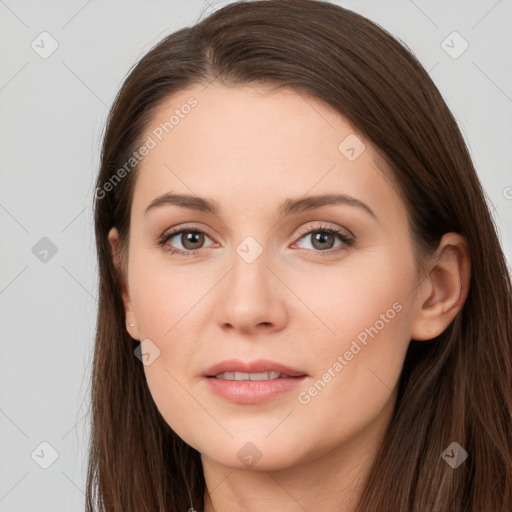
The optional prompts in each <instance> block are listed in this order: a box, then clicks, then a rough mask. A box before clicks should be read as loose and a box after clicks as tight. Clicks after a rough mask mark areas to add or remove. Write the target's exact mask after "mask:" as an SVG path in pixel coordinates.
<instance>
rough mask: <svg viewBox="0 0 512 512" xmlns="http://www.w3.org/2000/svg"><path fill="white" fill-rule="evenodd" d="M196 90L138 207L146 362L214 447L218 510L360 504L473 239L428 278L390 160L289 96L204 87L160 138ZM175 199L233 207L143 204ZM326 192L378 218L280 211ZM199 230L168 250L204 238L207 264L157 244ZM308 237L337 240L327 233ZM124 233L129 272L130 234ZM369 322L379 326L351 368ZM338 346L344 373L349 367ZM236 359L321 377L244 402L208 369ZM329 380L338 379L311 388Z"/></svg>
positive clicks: (162, 403) (134, 228)
mask: <svg viewBox="0 0 512 512" xmlns="http://www.w3.org/2000/svg"><path fill="white" fill-rule="evenodd" d="M191 96H193V97H194V98H196V99H197V101H198V104H197V106H196V107H195V108H194V109H193V110H192V111H191V112H190V114H189V115H188V116H185V117H184V118H183V119H180V122H179V124H178V125H176V126H175V127H174V129H173V130H172V131H170V132H169V133H168V134H167V135H165V137H163V139H162V141H160V142H159V143H158V144H157V145H156V147H155V148H154V149H152V150H151V151H150V152H149V154H148V155H147V156H145V157H144V159H143V160H142V162H141V163H140V166H139V169H138V171H137V172H138V176H137V182H136V186H135V190H134V196H133V203H132V208H131V220H130V240H129V247H128V255H129V256H128V266H127V276H126V283H127V286H126V287H125V288H124V289H123V301H124V304H125V311H126V321H127V325H128V324H130V323H132V324H133V326H129V325H128V326H127V329H128V332H129V334H130V335H131V336H132V337H133V338H134V339H137V340H145V339H149V340H151V342H152V343H153V344H154V346H157V347H158V349H159V350H160V355H159V357H157V358H156V359H155V360H154V361H153V362H152V363H151V364H149V365H147V366H146V365H145V366H144V371H145V375H146V378H147V382H148V386H149V388H150V391H151V394H152V397H153V399H154V401H155V403H156V405H157V407H158V409H159V411H160V412H161V414H162V416H163V417H164V418H165V420H166V421H167V422H168V424H169V425H170V426H171V427H172V429H173V430H174V431H175V432H176V433H177V434H178V435H179V436H180V437H181V438H182V439H184V440H185V441H186V442H187V443H188V444H190V445H191V446H193V447H194V448H195V449H196V450H198V451H199V452H200V453H201V460H202V465H203V471H204V476H205V480H206V484H207V488H208V490H207V492H206V495H205V498H206V505H205V507H206V508H205V510H206V511H207V512H213V511H217V512H235V511H240V510H243V511H244V512H261V511H262V510H269V509H270V508H272V509H275V510H284V511H286V512H296V511H297V512H298V511H304V510H310V511H312V510H322V511H324V512H330V511H333V512H334V511H336V512H352V511H353V510H354V507H355V504H356V501H357V499H358V497H359V496H360V493H361V489H362V486H361V482H362V480H363V479H364V477H365V476H366V474H367V472H368V470H369V468H370V465H371V463H372V461H373V460H374V458H375V455H376V453H377V450H378V447H379V445H380V443H381V442H382V439H383V436H384V433H385V430H386V428H387V427H388V425H389V422H390V420H391V417H392V412H393V407H394V404H395V401H396V396H397V385H398V379H399V376H400V372H401V369H402V365H403V361H404V358H405V354H406V350H407V347H408V345H409V342H410V340H411V339H416V340H428V339H431V338H434V337H436V336H437V335H439V334H440V333H442V332H443V331H444V330H445V329H446V327H447V326H448V325H449V324H450V322H451V321H452V320H453V318H454V317H455V315H456V314H457V313H458V312H459V311H460V309H461V308H462V305H463V303H464V301H465V299H466V296H467V290H468V286H469V278H470V260H469V254H468V249H467V244H466V242H465V240H464V239H463V238H462V237H461V236H459V235H457V234H455V233H449V234H446V235H445V236H444V237H443V238H442V240H441V243H440V245H439V248H438V250H437V251H436V252H435V254H433V255H432V257H431V258H430V259H429V260H428V275H427V276H420V275H419V273H418V270H417V267H416V265H415V260H414V253H413V245H412V240H411V238H410V234H409V231H408V216H407V211H406V210H405V206H404V204H403V202H402V200H401V199H400V197H399V196H398V194H397V191H396V190H395V188H394V187H393V186H392V175H391V170H390V169H389V168H388V167H387V166H386V164H385V162H384V161H383V160H382V158H381V157H380V155H379V154H378V153H377V151H376V150H375V148H374V147H373V146H372V144H371V143H370V142H369V140H367V139H366V138H364V137H363V136H362V135H361V134H360V133H359V132H358V131H357V130H356V129H355V128H354V127H353V126H351V125H350V124H349V122H348V121H347V120H346V119H345V118H343V117H342V116H341V115H339V114H338V113H337V112H335V111H334V110H332V109H331V108H330V107H328V106H327V105H325V104H323V103H321V102H320V101H318V100H316V99H314V98H313V97H310V96H304V95H303V94H300V95H299V94H297V93H296V92H295V91H293V90H291V89H288V88H287V89H281V90H280V91H274V92H271V93H269V92H268V91H266V90H264V89H262V88H261V87H260V88H257V87H253V86H245V87H240V86H239V87H236V88H228V87H225V86H221V85H219V84H217V83H214V84H212V85H210V86H209V87H207V88H206V89H204V86H194V87H191V88H190V89H187V90H186V91H180V92H179V93H177V94H176V95H174V96H173V97H172V98H169V99H168V100H167V101H166V102H165V103H164V104H162V105H161V106H160V108H159V110H158V112H157V114H156V115H155V117H154V122H153V123H151V127H150V129H149V130H148V133H147V134H146V135H149V134H151V130H152V129H154V127H156V126H158V125H159V124H160V123H164V122H166V121H168V119H169V116H170V115H171V114H172V111H173V110H175V109H176V108H180V106H181V105H183V104H185V103H186V102H187V100H188V98H190V97H191ZM349 134H356V136H357V137H358V138H359V140H360V141H362V142H363V143H364V144H365V149H364V151H363V152H362V153H361V154H360V155H359V156H358V157H357V158H356V159H355V160H353V161H350V160H349V159H348V158H346V156H345V155H344V154H342V152H340V150H339V149H338V146H339V144H340V142H341V141H343V140H344V139H345V137H347V135H349ZM170 191H172V192H174V193H176V194H188V195H192V196H200V197H205V198H209V199H212V200H214V201H215V202H216V203H217V205H218V207H219V212H218V215H215V214H213V213H208V212H203V211H195V210H191V209H187V208H184V207H180V206H177V205H174V204H165V205H163V206H158V207H155V208H152V209H150V210H149V211H148V212H147V213H146V214H145V213H144V212H145V209H146V208H147V206H148V205H149V204H150V203H151V202H152V201H153V200H154V199H155V198H156V197H158V196H160V195H161V194H164V193H166V192H170ZM320 194H346V195H348V196H351V197H354V198H357V199H358V200H359V201H362V202H364V203H365V204H366V205H367V206H368V207H369V208H371V210H372V211H373V212H374V214H375V217H373V216H372V215H371V214H369V213H368V212H367V211H366V210H365V209H364V208H361V207H357V206H352V205H348V204H330V205H324V206H320V207H316V208H315V209H309V210H304V211H295V212H291V213H288V214H287V215H285V216H283V217H280V216H279V215H278V214H277V208H278V206H279V205H280V204H281V203H282V202H283V201H284V200H286V199H288V198H293V199H299V198H303V197H304V196H315V195H320ZM184 224H191V225H192V228H188V229H189V232H187V233H185V234H183V235H175V236H173V237H172V238H171V239H169V240H168V241H167V242H166V245H167V247H172V248H174V249H176V250H178V251H187V250H188V251H191V250H193V249H196V248H198V250H199V252H198V253H197V254H196V255H194V256H191V257H186V256H184V255H180V254H170V253H169V252H168V251H165V250H164V248H163V247H161V246H159V245H158V244H157V241H158V239H159V237H160V236H161V235H162V234H164V233H166V232H168V231H169V228H171V227H180V226H183V225H184ZM320 225H322V226H324V227H330V228H337V229H339V230H340V231H341V232H342V233H343V234H345V235H346V236H352V237H353V238H354V239H355V242H354V243H353V244H352V245H348V244H346V243H345V242H343V241H342V240H340V239H339V238H338V236H336V235H332V234H329V233H328V232H325V230H322V229H320V228H319V226H320ZM198 230H199V231H202V232H204V233H205V235H203V238H201V236H200V234H198V233H197V231H198ZM315 230H316V231H315ZM308 231H314V233H317V232H320V233H323V234H324V239H323V240H320V241H319V242H316V243H315V236H313V235H314V233H309V234H305V233H306V232H308ZM190 232H192V233H196V238H195V239H194V238H193V236H192V238H191V240H192V242H188V240H189V239H190V237H191V234H190ZM187 234H188V236H189V238H187V236H186V235H187ZM249 236H250V237H252V238H253V239H254V240H255V241H256V242H257V244H258V245H259V247H260V248H261V249H262V252H261V254H260V255H259V256H258V257H257V258H256V259H255V260H254V261H252V262H251V263H248V262H247V261H246V260H245V259H244V258H242V257H241V256H240V254H239V253H237V247H238V246H239V244H240V243H241V242H242V241H243V240H244V239H245V238H246V237H249ZM198 237H199V238H198ZM109 240H110V243H111V246H112V251H113V257H114V262H115V264H116V265H119V263H120V257H121V256H120V254H119V252H118V251H117V247H118V245H117V242H118V233H117V230H116V229H115V228H112V230H111V231H110V233H109ZM198 240H199V242H198ZM316 240H318V235H317V238H316ZM194 244H195V245H194ZM340 247H344V249H343V250H341V251H340V250H338V249H339V248H340ZM250 250H251V251H254V247H253V246H251V249H250ZM336 251H337V252H336ZM393 305H395V306H393ZM393 308H395V309H393ZM398 309H399V311H398ZM387 311H391V313H386V312H387ZM382 314H388V315H389V316H388V317H387V318H386V319H385V320H387V321H385V322H383V321H382V320H384V319H383V318H382V316H381V315H382ZM391 316H392V318H391ZM390 318H391V319H390ZM380 319H382V320H381V321H380V323H378V321H379V320H380ZM381 325H382V327H381ZM371 326H377V327H376V329H377V331H378V333H377V334H375V333H374V335H373V337H370V336H368V341H367V344H366V345H362V344H361V343H359V345H360V346H361V350H360V351H359V352H357V354H356V355H354V356H353V358H350V360H349V357H350V354H348V355H347V357H345V356H344V354H346V353H347V351H350V347H351V344H352V342H353V341H354V340H357V339H358V338H357V336H358V335H361V333H363V332H365V329H366V328H370V327H371ZM340 355H341V356H343V357H344V360H345V361H346V365H344V367H343V369H342V370H341V371H339V372H335V376H334V377H333V376H332V367H333V363H335V362H336V361H337V357H338V356H340ZM230 358H238V359H242V360H244V361H252V360H254V359H259V358H266V359H272V360H274V361H278V362H281V363H283V364H286V365H288V366H293V367H295V368H299V369H301V370H303V371H304V372H305V373H307V375H308V377H307V378H306V380H305V381H304V382H303V383H302V384H301V385H300V388H299V389H297V390H294V391H292V392H289V393H285V394H283V395H280V396H278V397H276V398H274V399H272V400H269V401H266V402H262V403H259V404H238V403H232V402H230V401H229V400H227V399H225V398H222V397H218V396H217V395H214V394H213V393H212V392H211V391H210V390H209V389H208V387H207V386H206V383H205V379H204V378H202V377H201V376H200V374H201V372H202V371H204V370H205V369H206V368H207V367H209V366H211V365H212V364H214V363H217V362H219V361H222V360H225V359H230ZM329 368H331V379H330V380H329V379H328V378H327V377H323V375H324V374H325V373H326V372H327V371H328V369H329ZM322 378H323V379H324V382H327V380H329V382H327V384H326V385H325V386H324V387H323V388H322V389H321V391H320V392H317V394H314V393H313V392H311V393H309V394H308V390H309V389H310V388H311V387H312V386H314V384H315V382H317V381H318V380H319V379H322ZM299 392H302V395H301V396H303V397H304V396H306V395H307V396H309V398H310V400H309V402H308V403H301V402H300V401H299V400H298V394H299ZM249 442H250V443H252V445H250V448H247V447H246V448H245V449H246V450H249V451H250V452H251V450H252V453H253V454H254V455H255V457H260V458H259V459H258V460H257V462H256V464H254V465H253V466H251V467H248V465H247V463H246V462H245V461H244V460H242V458H241V457H240V456H239V455H238V452H239V450H241V449H242V448H243V447H244V446H246V445H247V443H249ZM253 446H254V447H256V448H254V447H253ZM256 450H257V451H256ZM192 505H194V504H192ZM196 508H197V504H196Z"/></svg>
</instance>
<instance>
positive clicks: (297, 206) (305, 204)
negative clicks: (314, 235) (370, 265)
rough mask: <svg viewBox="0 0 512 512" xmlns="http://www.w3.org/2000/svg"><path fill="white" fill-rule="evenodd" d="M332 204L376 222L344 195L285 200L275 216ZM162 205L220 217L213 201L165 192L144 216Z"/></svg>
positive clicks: (149, 207) (374, 216) (356, 201)
mask: <svg viewBox="0 0 512 512" xmlns="http://www.w3.org/2000/svg"><path fill="white" fill-rule="evenodd" d="M334 204H345V205H348V206H355V207H357V208H361V209H362V210H364V211H365V212H366V213H368V214H369V215H371V216H372V217H373V218H374V219H375V220H377V215H375V213H374V211H373V210H372V209H371V208H370V207H369V206H368V205H367V204H366V203H363V202H362V201H360V200H359V199H356V198H355V197H352V196H348V195H346V194H322V195H316V196H307V197H302V198H299V199H286V200H284V201H283V202H282V203H281V204H280V205H279V207H278V208H277V215H278V217H285V216H287V215H290V214H292V213H298V212H302V211H305V210H312V209H314V208H320V207H321V206H328V205H334ZM164 205H174V206H179V207H181V208H188V209H190V210H195V211H201V212H205V213H211V214H213V215H216V216H219V215H220V208H219V206H218V205H217V203H216V202H215V201H214V200H213V199H208V198H205V197H199V196H191V195H187V194H174V193H173V192H166V193H165V194H162V195H161V196H158V197H156V198H155V199H153V201H151V203H150V204H149V205H148V207H147V208H146V210H145V212H144V215H145V214H147V213H148V211H150V210H152V209H154V208H157V207H159V206H164Z"/></svg>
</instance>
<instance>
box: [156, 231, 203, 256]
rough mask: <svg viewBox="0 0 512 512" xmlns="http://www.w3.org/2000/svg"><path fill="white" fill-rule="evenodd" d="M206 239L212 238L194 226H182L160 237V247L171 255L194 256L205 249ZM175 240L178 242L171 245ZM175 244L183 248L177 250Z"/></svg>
mask: <svg viewBox="0 0 512 512" xmlns="http://www.w3.org/2000/svg"><path fill="white" fill-rule="evenodd" d="M205 238H210V237H209V236H208V235H207V234H206V233H205V232H204V231H202V230H201V229H198V228H196V227H194V226H182V227H181V228H178V229H173V230H171V231H170V232H169V231H168V232H167V233H164V234H163V235H162V236H161V237H160V239H159V241H158V245H160V246H161V247H164V249H165V250H166V251H168V252H170V253H171V254H181V255H183V256H194V255H195V254H197V253H198V252H199V251H200V250H201V249H202V248H203V247H202V246H203V244H204V241H205ZM173 239H176V241H175V242H174V243H170V242H172V240H173ZM210 240H211V239H210ZM175 244H179V245H181V248H180V247H178V248H177V249H176V247H175Z"/></svg>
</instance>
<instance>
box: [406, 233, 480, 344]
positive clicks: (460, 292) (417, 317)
mask: <svg viewBox="0 0 512 512" xmlns="http://www.w3.org/2000/svg"><path fill="white" fill-rule="evenodd" d="M429 267H430V270H429V272H428V276H427V279H425V281H424V284H423V285H422V286H421V287H420V289H419V290H420V291H419V292H418V294H417V299H418V302H417V307H416V309H417V310H416V312H415V313H414V316H413V320H412V323H411V339H413V340H430V339H432V338H435V337H436V336H439V335H440V334H441V333H442V332H443V331H444V330H445V329H446V328H447V327H448V326H449V325H450V323H451V322H452V320H453V319H454V318H455V316H456V315H457V313H458V312H459V311H460V310H461V309H462V306H463V305H464V302H465V301H466V298H467V295H468V290H469V283H470V279H471V259H470V253H469V248H468V244H467V241H466V239H465V238H464V237H463V236H462V235H459V234H458V233H446V234H445V235H444V236H443V237H442V238H441V241H440V242H439V246H438V248H437V250H436V253H435V255H434V256H433V258H432V261H431V263H430V265H429Z"/></svg>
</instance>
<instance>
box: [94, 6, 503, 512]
mask: <svg viewBox="0 0 512 512" xmlns="http://www.w3.org/2000/svg"><path fill="white" fill-rule="evenodd" d="M214 79H215V80H218V81H219V82H220V83H223V84H225V85H230V86H237V85H244V84H248V83H254V84H269V85H273V86H275V87H276V88H278V87H293V88H295V90H297V91H298V92H301V93H305V94H309V95H312V96H314V97H316V98H319V99H321V100H323V101H324V102H326V103H327V104H328V105H330V106H332V107H334V109H336V111H338V112H339V113H340V114H341V115H343V116H345V117H346V118H347V119H348V120H349V121H350V122H351V123H352V124H353V125H354V126H356V127H357V128H358V129H359V130H360V131H361V133H362V134H363V135H364V136H365V137H367V138H368V139H369V140H370V141H371V142H372V144H373V145H374V146H375V148H376V149H377V150H378V151H379V152H380V153H381V154H382V155H383V157H384V158H385V159H386V161H387V162H388V163H389V165H390V166H391V168H392V169H393V176H394V178H396V182H397V183H398V187H399V190H400V194H401V197H402V199H403V201H404V202H405V204H406V207H407V210H408V215H409V222H410V228H411V236H412V239H413V242H414V246H415V248H416V250H417V254H419V255H426V254H428V253H429V252H430V251H433V250H434V249H435V248H437V244H438V242H439V240H440V238H441V237H442V235H443V234H444V233H447V232H456V233H460V234H461V235H463V236H464V237H466V240H467V242H468V245H469V249H470V254H471V265H472V269H471V285H470V289H469V294H468V297H467V299H466V302H465V304H464V306H463V309H462V310H461V311H460V312H459V314H458V315H457V316H456V317H455V319H454V320H453V321H452V323H451V324H450V325H449V326H448V328H447V329H446V330H445V331H444V332H443V333H442V334H441V335H440V336H438V337H437V338H435V339H434V340H431V341H423V342H419V341H414V340H412V341H411V343H410V347H409V350H408V353H407V357H406V359H405V363H404V368H403V371H402V374H401V376H400V382H399V394H398V399H397V402H396V408H395V411H394V416H393V418H392V421H391V423H390V425H389V429H388V431H387V434H386V437H385V439H384V442H383V443H382V445H381V447H380V450H379V453H378V456H377V459H376V461H375V463H374V465H373V467H372V469H371V472H370V474H369V477H368V479H367V481H366V482H365V488H364V492H363V495H362V498H361V501H360V503H359V507H358V511H359V512H385V511H390V512H448V511H449V512H462V511H471V512H510V510H512V412H511V411H512V392H511V384H512V346H511V345H512V291H511V282H510V276H509V273H508V269H507V264H506V260H505V257H504V254H503V252H502V249H501V247H500V243H499V239H498V237H497V233H496V229H495V226H494V223H493V219H492V217H491V215H490V212H489V207H488V205H487V203H486V200H485V197H484V192H483V190H482V187H481V185H480V182H479V180H478V178H477V174H476V172H475V168H474V165H473V163H472V161H471V158H470V155H469V153H468V150H467V147H466V145H465V142H464V140H463V137H462V135H461V132H460V131H459V128H458V126H457V123H456V122H455V120H454V117H453V116H452V114H451V113H450V111H449V109H448V107H447V105H446V104H445V102H444V100H443V99H442V97H441V94H440V93H439V91H438V89H437V88H436V86H435V84H434V83H433V81H432V80H431V78H430V77H429V75H428V73H427V72H426V71H425V70H424V68H423V67H422V66H421V64H420V63H419V62H418V60H417V59H416V58H415V57H414V55H412V54H411V53H410V51H408V50H407V49H406V48H405V47H404V46H402V45H401V44H400V43H399V42H398V41H397V40H396V39H394V38H393V37H392V36H391V35H390V34H389V33H388V32H386V31H385V30H384V29H382V28H381V27H379V26H377V25H376V24H374V23H373V22H371V21H369V20H367V19H365V18H364V17H362V16H360V15H358V14H356V13H354V12H351V11H350V10H347V9H344V8H342V7H339V6H336V5H333V4H330V3H326V2H320V1H314V0H293V1H292V0H280V1H275V0H267V1H252V2H235V3H232V4H229V5H227V6H225V7H223V8H221V9H219V10H217V11H215V12H214V13H212V14H211V15H209V16H208V17H207V18H205V19H204V20H202V21H200V22H198V23H196V24H195V25H194V26H192V27H188V28H183V29H181V30H178V31H177V32H175V33H173V34H171V35H169V36H168V37H166V38H165V39H164V40H162V41H161V42H160V43H159V44H157V45H156V46H155V47H154V48H153V49H152V50H151V51H149V53H147V54H146V55H145V56H144V57H143V58H142V59H141V60H140V62H139V63H138V64H137V65H136V66H135V67H134V68H133V69H132V70H131V72H130V73H129V75H128V77H127V78H126V80H125V82H124V84H123V86H122V88H121V90H120V91H119V93H118V95H117V97H116V99H115V101H114V104H113V106H112V109H111V111H110V114H109V118H108V121H107V126H106V131H105V134H104V142H103V148H102V155H101V168H100V171H99V175H98V178H97V182H96V194H95V198H94V208H95V234H96V244H97V254H98V264H99V311H98V320H97V334H96V346H95V352H94V364H93V373H92V411H91V412H92V419H91V443H90V453H89V466H88V476H87V510H88V511H89V512H90V511H92V510H96V509H95V508H94V507H96V506H97V507H99V508H98V510H103V511H105V512H143V511H148V512H170V511H175V512H182V511H187V510H188V509H189V507H194V508H195V509H196V510H198V511H199V512H201V511H202V510H203V507H204V503H203V498H204V493H205V481H204V476H203V472H202V465H201V459H200V454H199V453H198V452H197V451H196V450H195V449H193V448H192V447H190V446H189V445H187V444H186V443H185V442H184V441H183V440H182V439H181V438H179V437H178V436H177V435H176V434H175V433H174V432H173V430H172V429H171V428H170V427H169V425H168V424H167V423H166V422H165V420H164V419H163V418H162V416H161V415H160V413H159V411H158V410H157V408H156V405H155V403H154V401H153V399H152V397H151V394H150V392H149V389H148V386H147V384H146V379H145V376H144V371H143V365H142V364H141V362H140V360H139V359H138V358H137V357H135V356H134V349H135V348H136V347H137V346H138V342H136V341H134V340H133V339H132V338H131V337H130V336H129V335H128V333H127V332H126V328H125V315H124V308H123V303H122V299H121V293H120V290H121V286H122V284H123V283H124V279H125V270H126V266H125V265H124V264H123V265H122V266H121V267H120V268H119V269H118V268H116V267H115V266H114V264H113V261H112V257H111V252H110V246H109V244H108V240H107V234H108V231H109V229H110V228H111V227H113V226H115V227H117V229H118V230H119V233H120V241H121V244H122V248H121V251H122V254H124V257H123V259H122V261H123V262H124V263H125V262H126V256H127V255H126V248H127V241H128V236H129V219H130V208H131V200H132V194H133V188H134V184H135V178H136V175H137V166H136V165H135V166H134V167H133V169H128V170H127V169H126V167H125V171H126V172H124V173H119V170H120V169H121V168H122V167H123V165H125V164H126V162H128V161H129V160H130V157H131V156H132V154H133V152H134V151H136V150H137V148H138V147H140V145H141V141H142V138H143V136H144V133H145V130H146V129H147V126H148V124H149V122H150V121H151V119H152V115H153V114H154V112H155V109H156V108H157V107H158V106H160V105H161V103H162V101H163V100H165V99H167V98H168V97H169V96H170V95H172V94H173V93H175V92H177V91H180V90H183V89H185V88H187V87H189V86H192V85H198V84H204V85H205V86H206V85H207V84H209V83H210V82H211V81H212V80H214ZM199 108H200V107H199ZM121 174H122V177H121V178H120V176H121ZM116 176H117V178H116ZM108 183H110V186H107V184H108ZM452 442H457V443H459V444H460V445H461V446H462V447H463V448H464V449H465V450H466V451H467V452H468V458H467V460H466V461H465V462H464V463H463V464H461V465H460V466H459V467H458V468H457V469H453V468H452V467H450V466H449V465H448V464H447V463H446V462H445V461H444V460H443V459H442V457H441V453H442V452H443V450H444V449H445V448H446V447H447V446H449V445H450V444H451V443H452Z"/></svg>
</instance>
